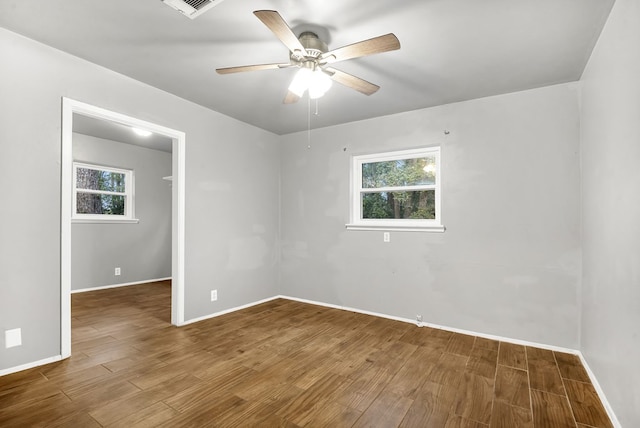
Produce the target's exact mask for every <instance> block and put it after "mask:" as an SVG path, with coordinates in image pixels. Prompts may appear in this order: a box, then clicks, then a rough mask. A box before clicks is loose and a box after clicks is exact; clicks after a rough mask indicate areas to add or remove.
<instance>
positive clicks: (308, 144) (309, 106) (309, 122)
mask: <svg viewBox="0 0 640 428" xmlns="http://www.w3.org/2000/svg"><path fill="white" fill-rule="evenodd" d="M307 149H311V97H307Z"/></svg>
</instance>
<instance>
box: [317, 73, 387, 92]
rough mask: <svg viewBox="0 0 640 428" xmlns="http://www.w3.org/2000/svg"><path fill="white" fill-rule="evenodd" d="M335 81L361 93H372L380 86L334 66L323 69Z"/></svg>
mask: <svg viewBox="0 0 640 428" xmlns="http://www.w3.org/2000/svg"><path fill="white" fill-rule="evenodd" d="M324 70H325V71H326V72H327V73H328V74H329V75H330V76H331V79H333V80H334V81H335V82H338V83H340V84H341V85H344V86H347V87H349V88H351V89H355V90H356V91H358V92H360V93H363V94H365V95H371V94H374V93H375V92H376V91H377V90H378V89H380V86H378V85H374V84H373V83H371V82H367V81H366V80H364V79H361V78H359V77H356V76H354V75H352V74H349V73H345V72H344V71H340V70H337V69H335V68H331V67H327V68H325V69H324Z"/></svg>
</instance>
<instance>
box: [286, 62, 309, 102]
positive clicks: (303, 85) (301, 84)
mask: <svg viewBox="0 0 640 428" xmlns="http://www.w3.org/2000/svg"><path fill="white" fill-rule="evenodd" d="M312 73H313V72H312V71H311V70H310V69H308V68H305V67H303V68H301V69H300V70H298V72H297V73H296V75H295V76H294V77H293V80H292V81H291V84H290V85H289V91H290V92H293V93H294V94H296V95H297V96H299V97H302V95H304V91H306V90H307V88H308V87H309V83H310V82H311V74H312Z"/></svg>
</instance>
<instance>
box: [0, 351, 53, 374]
mask: <svg viewBox="0 0 640 428" xmlns="http://www.w3.org/2000/svg"><path fill="white" fill-rule="evenodd" d="M60 360H62V356H61V355H56V356H54V357H49V358H45V359H43V360H38V361H33V362H31V363H27V364H22V365H20V366H15V367H9V368H8V369H2V370H0V376H5V375H8V374H11V373H16V372H21V371H22V370H28V369H32V368H34V367H38V366H44V365H45V364H49V363H55V362H56V361H60Z"/></svg>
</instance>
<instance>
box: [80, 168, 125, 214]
mask: <svg viewBox="0 0 640 428" xmlns="http://www.w3.org/2000/svg"><path fill="white" fill-rule="evenodd" d="M76 188H77V189H78V193H77V198H76V212H77V213H78V214H104V215H124V213H125V211H124V203H125V195H124V193H125V174H122V173H118V172H112V171H104V170H97V169H89V168H77V173H76ZM81 189H85V190H98V191H104V192H113V193H87V192H84V191H83V190H81ZM114 193H120V194H114Z"/></svg>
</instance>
